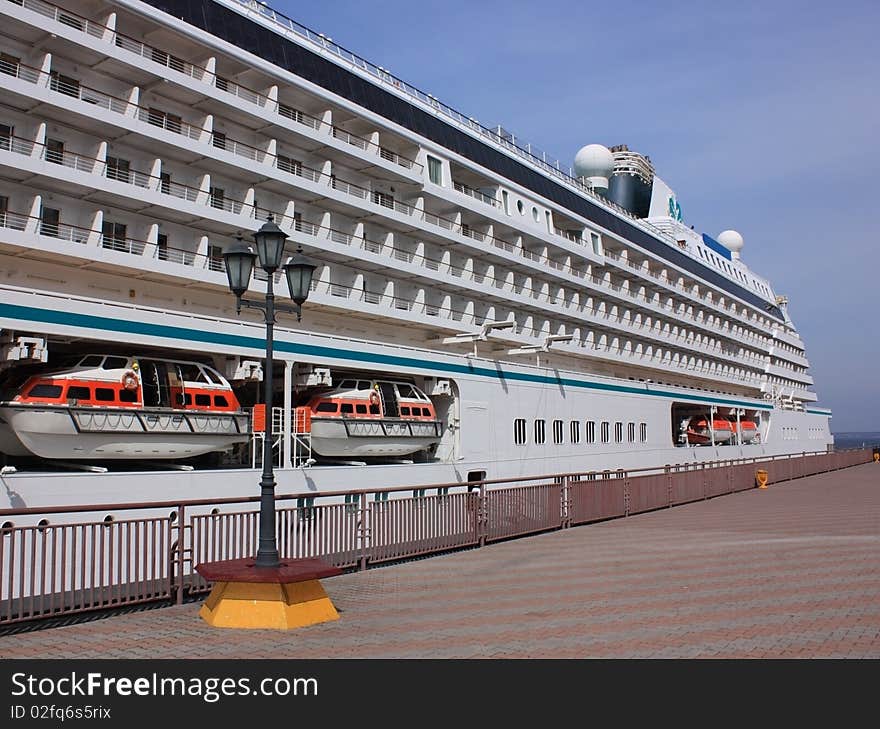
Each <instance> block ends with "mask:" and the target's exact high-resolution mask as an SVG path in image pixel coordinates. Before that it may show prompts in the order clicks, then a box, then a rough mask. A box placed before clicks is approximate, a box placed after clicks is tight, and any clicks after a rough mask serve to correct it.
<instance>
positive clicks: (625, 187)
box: [608, 144, 654, 218]
mask: <svg viewBox="0 0 880 729" xmlns="http://www.w3.org/2000/svg"><path fill="white" fill-rule="evenodd" d="M611 154H612V156H613V157H614V168H613V170H612V173H611V180H610V183H609V185H608V199H609V200H611V201H612V202H614V203H617V204H618V205H620V207H622V208H623V209H624V210H626V211H628V212H630V213H632V214H633V215H635V216H636V217H637V218H647V217H648V211H649V210H650V209H651V188H652V185H653V182H654V165H653V164H651V160H650V158H649V157H646V156H645V155H643V154H639V153H638V152H631V151H630V150H629V147H627V146H626V145H625V144H619V145H617V146H616V147H612V148H611Z"/></svg>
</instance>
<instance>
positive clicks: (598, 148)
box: [574, 144, 614, 195]
mask: <svg viewBox="0 0 880 729" xmlns="http://www.w3.org/2000/svg"><path fill="white" fill-rule="evenodd" d="M613 169H614V155H612V154H611V150H610V149H608V147H603V146H602V145H601V144H588V145H587V146H586V147H581V148H580V149H579V150H578V153H577V154H576V155H575V157H574V174H575V177H577V178H578V179H579V180H581V182H583V183H584V184H585V185H587V186H588V187H590V188H592V189H593V190H594V191H595V192H598V193H599V194H600V195H605V194H606V193H607V192H608V178H609V177H611V171H612V170H613Z"/></svg>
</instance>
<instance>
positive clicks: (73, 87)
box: [49, 71, 79, 98]
mask: <svg viewBox="0 0 880 729" xmlns="http://www.w3.org/2000/svg"><path fill="white" fill-rule="evenodd" d="M49 86H50V88H51V89H52V91H57V92H58V93H61V94H64V95H65V96H73V97H76V98H79V81H78V80H77V79H75V78H72V77H71V76H65V75H63V74H60V73H58V72H57V71H52V77H51V80H50V82H49Z"/></svg>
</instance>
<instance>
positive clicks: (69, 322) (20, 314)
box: [0, 304, 772, 410]
mask: <svg viewBox="0 0 880 729" xmlns="http://www.w3.org/2000/svg"><path fill="white" fill-rule="evenodd" d="M0 316H4V317H8V318H10V319H19V320H24V321H32V322H35V323H45V324H60V325H63V326H72V327H77V328H81V329H92V330H101V331H107V332H116V333H120V332H127V333H129V334H139V335H142V336H149V337H162V338H164V339H172V340H175V341H178V342H179V341H185V342H192V343H199V342H202V343H211V344H220V345H223V346H228V347H248V348H251V349H258V350H265V348H266V340H265V338H261V337H247V336H242V335H238V334H223V333H221V332H211V331H205V330H201V329H188V328H185V327H178V326H169V325H167V324H150V323H149V322H140V321H125V320H120V319H110V318H107V317H102V316H94V315H90V314H76V313H71V312H66V311H54V310H51V309H37V308H34V307H30V306H18V305H16V304H0ZM274 344H275V351H276V352H287V353H290V354H295V355H304V356H308V357H316V358H322V357H332V358H335V359H343V360H349V361H354V362H363V363H368V364H371V365H377V364H381V365H390V366H392V367H412V368H415V369H419V370H422V371H425V370H429V371H431V372H437V373H446V374H461V375H472V376H477V377H488V378H491V379H496V380H511V381H520V382H536V383H540V384H547V385H554V386H559V385H564V386H566V387H574V388H582V389H589V390H598V391H604V392H619V393H627V394H632V395H650V396H652V397H663V398H668V399H671V400H691V401H694V402H704V403H714V404H718V405H729V406H736V407H745V408H750V409H753V410H754V409H760V410H770V409H771V407H772V406H770V405H765V404H763V403H753V402H744V401H741V400H727V399H724V398H718V397H706V396H701V395H691V394H689V393H676V392H664V391H662V390H644V389H642V388H637V387H627V386H626V385H611V384H608V383H604V382H588V381H584V380H574V379H571V378H568V377H548V376H546V375H538V374H531V373H527V372H510V371H504V370H502V369H501V368H500V367H499V368H498V369H491V368H489V367H477V366H474V365H471V364H468V365H460V364H454V363H445V362H432V361H430V360H424V359H417V358H415V357H402V356H398V355H387V354H379V353H377V352H358V351H352V350H347V349H338V348H335V347H320V346H315V345H311V344H294V343H293V342H286V341H283V340H279V339H276V340H275V342H274Z"/></svg>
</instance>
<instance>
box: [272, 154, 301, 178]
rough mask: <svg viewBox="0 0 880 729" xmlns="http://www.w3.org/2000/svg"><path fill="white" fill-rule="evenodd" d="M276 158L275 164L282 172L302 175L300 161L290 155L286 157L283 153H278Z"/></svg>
mask: <svg viewBox="0 0 880 729" xmlns="http://www.w3.org/2000/svg"><path fill="white" fill-rule="evenodd" d="M276 159H277V163H276V164H277V166H278V169H279V170H281V171H282V172H289V173H290V174H291V175H296V176H297V177H302V173H303V172H302V168H303V166H302V162H300V161H299V160H296V159H293V158H291V157H286V156H285V155H283V154H279V155H278V157H277V158H276Z"/></svg>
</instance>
